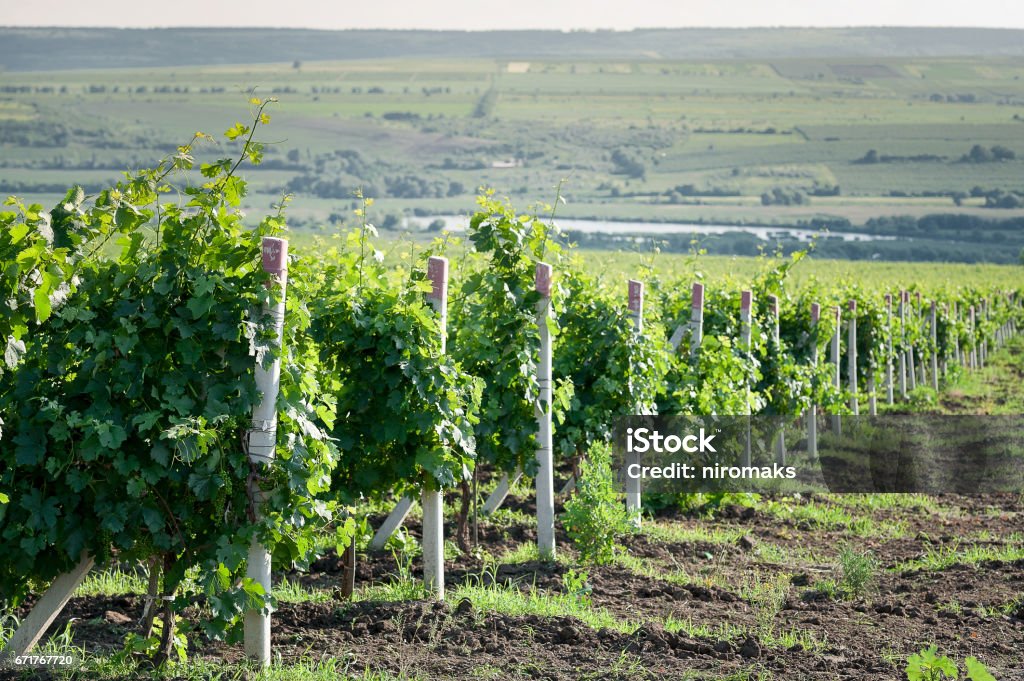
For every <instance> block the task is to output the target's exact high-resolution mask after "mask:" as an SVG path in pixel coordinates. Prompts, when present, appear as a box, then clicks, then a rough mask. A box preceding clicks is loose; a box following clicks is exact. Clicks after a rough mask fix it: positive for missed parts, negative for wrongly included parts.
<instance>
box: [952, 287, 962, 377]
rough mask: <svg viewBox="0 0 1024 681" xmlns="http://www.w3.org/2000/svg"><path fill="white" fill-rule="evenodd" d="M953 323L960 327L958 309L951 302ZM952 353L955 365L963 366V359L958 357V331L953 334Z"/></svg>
mask: <svg viewBox="0 0 1024 681" xmlns="http://www.w3.org/2000/svg"><path fill="white" fill-rule="evenodd" d="M953 321H954V322H956V326H958V327H959V326H960V308H959V307H958V306H957V303H956V301H955V300H954V301H953ZM953 353H954V356H955V357H956V363H957V364H959V365H960V366H963V365H964V358H963V357H962V356H961V355H960V330H959V329H957V332H956V333H955V334H953Z"/></svg>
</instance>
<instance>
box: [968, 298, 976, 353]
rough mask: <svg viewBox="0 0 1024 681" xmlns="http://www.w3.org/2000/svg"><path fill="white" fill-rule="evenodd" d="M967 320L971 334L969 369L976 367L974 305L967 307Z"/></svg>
mask: <svg viewBox="0 0 1024 681" xmlns="http://www.w3.org/2000/svg"><path fill="white" fill-rule="evenodd" d="M967 311H968V322H969V328H970V334H971V369H977V368H978V337H977V335H976V334H975V333H974V306H973V305H971V306H970V307H969V308H968V309H967Z"/></svg>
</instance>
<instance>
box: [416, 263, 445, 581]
mask: <svg viewBox="0 0 1024 681" xmlns="http://www.w3.org/2000/svg"><path fill="white" fill-rule="evenodd" d="M427 279H429V280H430V293H429V294H428V295H427V300H428V301H429V302H430V306H431V307H433V308H434V311H435V312H436V313H437V318H438V324H437V325H438V333H439V334H440V341H441V354H442V355H443V354H445V352H447V349H448V259H447V258H439V257H436V256H434V257H431V258H430V259H429V260H427ZM435 484H436V483H433V481H428V482H427V483H426V484H424V485H423V492H422V496H421V497H420V506H422V507H423V583H424V586H426V588H427V591H428V592H429V593H431V594H433V596H434V598H436V599H437V600H439V601H441V600H444V497H443V495H442V492H441V490H440V489H438V488H437V487H436V486H435Z"/></svg>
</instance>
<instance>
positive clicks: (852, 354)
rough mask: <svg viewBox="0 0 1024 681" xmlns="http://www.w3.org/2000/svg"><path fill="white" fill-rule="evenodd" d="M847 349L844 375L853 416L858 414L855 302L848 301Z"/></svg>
mask: <svg viewBox="0 0 1024 681" xmlns="http://www.w3.org/2000/svg"><path fill="white" fill-rule="evenodd" d="M849 334H850V335H849V340H848V341H847V345H848V347H847V348H846V360H847V363H846V373H848V374H849V376H847V379H848V380H849V386H850V410H851V411H853V414H854V416H856V415H858V414H859V413H860V405H859V404H858V403H857V301H856V300H851V301H850V329H849Z"/></svg>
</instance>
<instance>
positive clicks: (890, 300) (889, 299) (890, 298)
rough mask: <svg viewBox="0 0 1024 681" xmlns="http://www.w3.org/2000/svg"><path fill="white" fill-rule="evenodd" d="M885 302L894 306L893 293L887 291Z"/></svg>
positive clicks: (889, 305)
mask: <svg viewBox="0 0 1024 681" xmlns="http://www.w3.org/2000/svg"><path fill="white" fill-rule="evenodd" d="M885 304H886V306H888V307H892V294H891V293H886V294H885Z"/></svg>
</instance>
